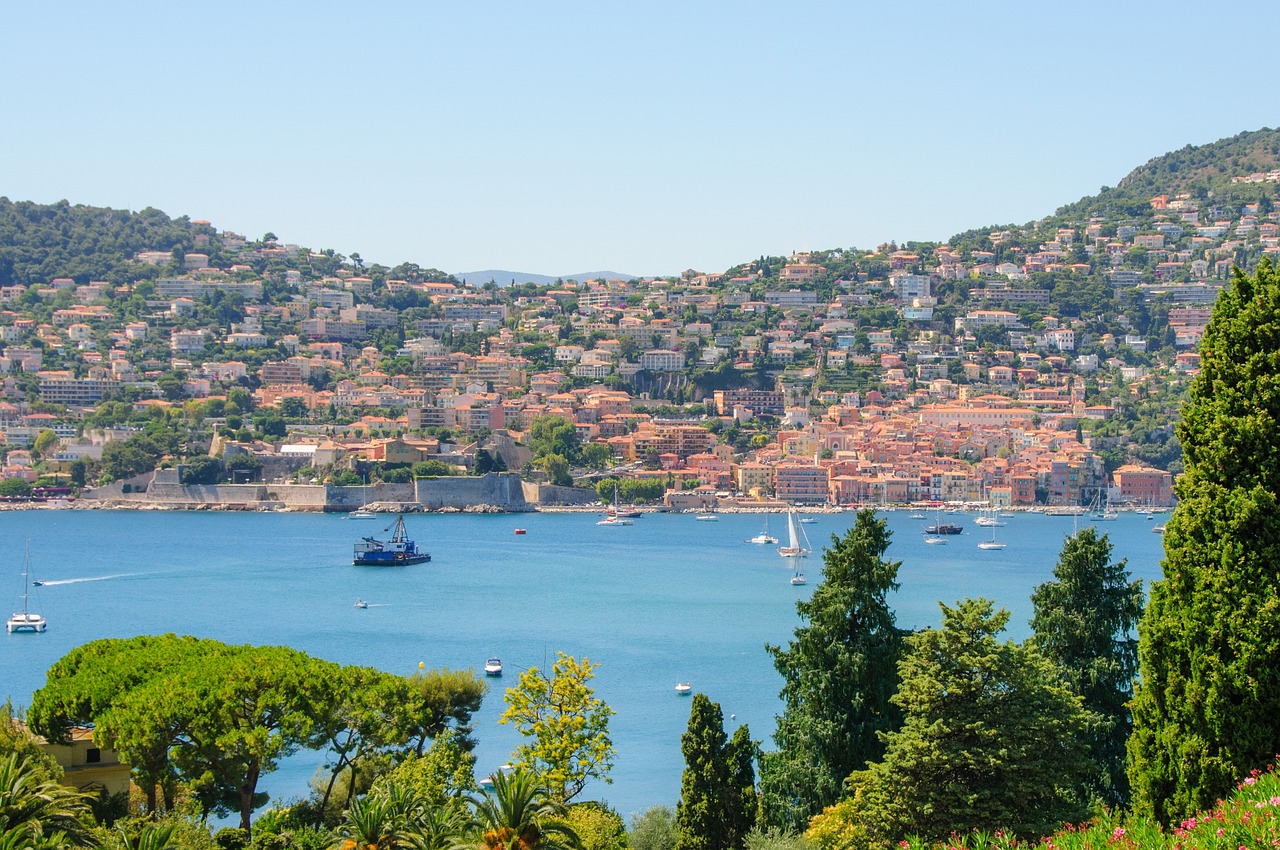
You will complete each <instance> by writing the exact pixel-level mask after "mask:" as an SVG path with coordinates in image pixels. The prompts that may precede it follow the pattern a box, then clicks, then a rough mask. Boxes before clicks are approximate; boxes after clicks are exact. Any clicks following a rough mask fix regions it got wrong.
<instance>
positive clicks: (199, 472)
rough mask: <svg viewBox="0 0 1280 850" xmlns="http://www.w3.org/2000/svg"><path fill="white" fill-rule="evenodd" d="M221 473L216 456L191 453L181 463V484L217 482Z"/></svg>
mask: <svg viewBox="0 0 1280 850" xmlns="http://www.w3.org/2000/svg"><path fill="white" fill-rule="evenodd" d="M221 474H222V466H221V464H219V463H218V461H217V459H216V458H212V457H209V456H208V455H193V456H191V457H189V458H187V460H186V461H185V462H184V463H183V469H182V483H183V484H217V483H218V476H219V475H221Z"/></svg>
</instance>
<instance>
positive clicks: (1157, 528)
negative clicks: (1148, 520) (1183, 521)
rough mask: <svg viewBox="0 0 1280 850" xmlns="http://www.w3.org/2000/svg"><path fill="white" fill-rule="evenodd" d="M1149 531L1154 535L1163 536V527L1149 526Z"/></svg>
mask: <svg viewBox="0 0 1280 850" xmlns="http://www.w3.org/2000/svg"><path fill="white" fill-rule="evenodd" d="M1151 530H1152V531H1154V532H1155V533H1156V534H1164V526H1163V525H1153V526H1151Z"/></svg>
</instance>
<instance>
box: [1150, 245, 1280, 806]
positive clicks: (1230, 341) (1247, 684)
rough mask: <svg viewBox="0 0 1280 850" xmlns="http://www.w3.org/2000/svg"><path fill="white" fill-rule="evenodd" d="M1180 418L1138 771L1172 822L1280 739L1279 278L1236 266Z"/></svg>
mask: <svg viewBox="0 0 1280 850" xmlns="http://www.w3.org/2000/svg"><path fill="white" fill-rule="evenodd" d="M1200 364H1201V371H1200V374H1199V375H1198V376H1197V377H1196V379H1195V380H1194V381H1193V382H1192V384H1191V391H1190V396H1189V398H1188V401H1187V405H1186V407H1185V409H1184V411H1183V418H1182V422H1181V423H1180V424H1179V425H1178V439H1179V441H1180V442H1181V444H1182V451H1183V458H1184V464H1185V468H1186V473H1185V474H1184V475H1183V476H1182V477H1181V478H1180V479H1179V481H1178V484H1177V494H1178V498H1179V503H1178V507H1177V509H1176V510H1175V511H1174V514H1173V516H1172V517H1171V518H1170V520H1169V522H1168V524H1167V528H1168V530H1167V531H1166V532H1165V537H1164V544H1165V560H1164V563H1163V569H1164V578H1163V579H1162V580H1161V581H1158V582H1156V584H1155V585H1154V587H1153V588H1152V591H1151V599H1150V602H1149V603H1148V606H1147V611H1146V614H1145V615H1144V617H1143V622H1142V626H1141V627H1140V629H1139V634H1140V638H1141V640H1140V643H1139V649H1138V656H1139V670H1140V673H1141V677H1140V680H1139V685H1138V687H1137V689H1136V694H1135V696H1134V700H1133V703H1132V709H1133V724H1134V729H1133V735H1132V736H1131V737H1130V739H1129V760H1130V768H1129V778H1130V781H1131V782H1132V785H1133V795H1134V804H1135V807H1136V808H1138V809H1139V810H1144V811H1146V812H1149V813H1151V814H1153V815H1154V816H1155V817H1156V818H1157V819H1159V820H1160V821H1163V822H1169V821H1172V820H1176V819H1177V818H1179V817H1182V816H1183V815H1185V814H1188V813H1190V812H1192V811H1194V810H1196V809H1199V808H1202V807H1206V806H1208V805H1210V804H1212V803H1213V802H1214V801H1215V800H1216V799H1218V798H1220V797H1221V796H1223V795H1224V794H1225V793H1226V792H1228V791H1229V790H1231V788H1232V787H1233V785H1234V783H1235V782H1236V781H1237V779H1238V777H1240V776H1242V775H1244V774H1246V773H1247V772H1248V771H1249V770H1251V769H1253V768H1260V767H1263V766H1264V765H1266V764H1267V762H1268V761H1269V760H1270V759H1271V758H1273V757H1274V755H1275V753H1276V750H1277V747H1278V746H1280V638H1277V633H1278V632H1280V599H1278V598H1277V596H1276V590H1275V589H1276V587H1278V586H1280V504H1278V503H1280V498H1278V494H1280V277H1278V276H1277V273H1276V271H1275V269H1274V268H1273V267H1272V265H1271V262H1270V261H1269V260H1266V259H1264V260H1263V261H1262V262H1260V263H1259V264H1258V267H1257V271H1256V273H1255V274H1254V275H1253V276H1248V275H1245V274H1243V273H1242V272H1240V271H1239V270H1236V271H1235V272H1234V273H1233V280H1232V284H1231V286H1230V287H1229V288H1228V289H1227V290H1226V291H1225V292H1223V293H1222V294H1221V295H1220V296H1219V298H1218V301H1217V304H1216V305H1215V307H1214V311H1213V316H1212V318H1211V320H1210V322H1209V325H1208V327H1207V328H1206V329H1205V334H1204V338H1203V340H1202V342H1201V348H1200Z"/></svg>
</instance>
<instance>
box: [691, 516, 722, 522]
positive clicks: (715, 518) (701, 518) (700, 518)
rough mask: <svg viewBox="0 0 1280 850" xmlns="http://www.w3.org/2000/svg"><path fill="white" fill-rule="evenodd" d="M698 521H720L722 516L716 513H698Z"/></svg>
mask: <svg viewBox="0 0 1280 850" xmlns="http://www.w3.org/2000/svg"><path fill="white" fill-rule="evenodd" d="M694 519H696V520H697V521H698V522H719V521H720V517H718V516H716V515H715V514H698V515H697V516H695V517H694Z"/></svg>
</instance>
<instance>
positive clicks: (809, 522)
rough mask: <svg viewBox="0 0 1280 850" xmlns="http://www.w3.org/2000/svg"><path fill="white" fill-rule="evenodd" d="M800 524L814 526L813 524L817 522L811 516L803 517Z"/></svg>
mask: <svg viewBox="0 0 1280 850" xmlns="http://www.w3.org/2000/svg"><path fill="white" fill-rule="evenodd" d="M800 522H802V523H804V524H805V525H812V524H813V523H815V522H817V520H816V519H814V518H813V517H811V516H807V517H802V518H801V519H800Z"/></svg>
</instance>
